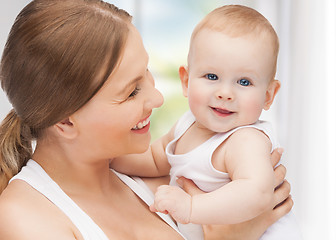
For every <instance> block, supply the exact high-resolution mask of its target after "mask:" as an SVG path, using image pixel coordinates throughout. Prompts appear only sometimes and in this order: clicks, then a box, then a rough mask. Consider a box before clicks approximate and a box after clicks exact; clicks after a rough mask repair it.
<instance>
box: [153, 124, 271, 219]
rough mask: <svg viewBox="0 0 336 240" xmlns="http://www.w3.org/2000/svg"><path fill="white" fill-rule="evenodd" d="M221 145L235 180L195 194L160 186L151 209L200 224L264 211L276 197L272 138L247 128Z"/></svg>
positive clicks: (222, 155) (248, 216)
mask: <svg viewBox="0 0 336 240" xmlns="http://www.w3.org/2000/svg"><path fill="white" fill-rule="evenodd" d="M221 147H223V150H224V151H222V154H219V156H220V157H221V158H222V159H223V161H222V162H223V164H225V168H226V169H227V171H228V172H229V174H230V178H231V179H232V182H230V183H228V184H226V185H225V186H223V187H221V188H219V189H217V190H215V191H213V192H209V193H206V194H201V195H196V196H193V197H190V195H187V194H186V195H184V192H181V191H182V190H181V189H179V188H176V187H170V186H168V187H161V188H160V189H159V191H158V193H157V194H156V199H155V203H154V206H153V207H152V210H158V211H162V212H166V211H168V212H169V213H170V214H171V215H172V216H173V218H175V220H176V221H179V222H181V223H188V222H191V223H198V224H235V223H239V222H243V221H246V220H249V219H252V218H254V217H256V216H258V215H260V214H261V213H262V212H263V211H265V210H266V209H267V208H268V207H269V205H270V204H271V202H272V200H273V199H272V198H273V185H274V174H273V168H272V164H271V161H270V156H271V154H270V152H271V143H270V141H269V139H268V138H267V137H266V135H265V134H263V133H262V132H260V131H258V130H256V129H253V128H244V129H241V130H238V131H237V132H235V133H234V134H233V135H232V136H231V137H230V138H229V139H228V140H227V141H226V143H225V144H223V146H221ZM219 156H218V157H219ZM224 159H225V162H224ZM160 195H161V196H160ZM174 196H175V197H174Z"/></svg>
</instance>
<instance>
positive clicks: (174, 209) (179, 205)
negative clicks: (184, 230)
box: [150, 185, 192, 224]
mask: <svg viewBox="0 0 336 240" xmlns="http://www.w3.org/2000/svg"><path fill="white" fill-rule="evenodd" d="M191 200H192V198H191V196H190V195H189V194H187V193H186V192H185V191H183V190H182V189H181V188H179V187H175V186H168V185H162V186H160V187H158V189H157V191H156V193H155V199H154V203H153V204H152V205H151V206H150V210H151V211H152V212H162V213H165V214H167V213H169V214H170V215H171V216H172V217H173V218H174V219H175V220H176V221H177V222H179V223H183V224H186V223H189V221H190V214H191Z"/></svg>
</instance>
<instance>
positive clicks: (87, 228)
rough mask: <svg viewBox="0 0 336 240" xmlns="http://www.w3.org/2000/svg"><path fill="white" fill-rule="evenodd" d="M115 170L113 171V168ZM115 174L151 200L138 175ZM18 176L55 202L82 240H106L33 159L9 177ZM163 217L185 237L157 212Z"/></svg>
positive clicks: (91, 221) (136, 192)
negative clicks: (132, 176)
mask: <svg viewBox="0 0 336 240" xmlns="http://www.w3.org/2000/svg"><path fill="white" fill-rule="evenodd" d="M114 172H115V171H114ZM115 174H116V175H117V176H118V177H119V178H120V179H121V180H122V181H123V182H124V183H125V184H126V185H127V186H128V187H129V188H130V189H131V190H132V191H133V192H134V193H135V194H136V195H137V196H138V197H140V198H141V199H142V200H143V201H144V202H145V203H146V204H147V205H148V206H149V205H151V204H152V203H153V201H154V200H153V199H154V195H153V193H152V191H151V190H150V189H149V188H148V187H147V185H146V184H145V183H144V182H143V181H142V180H141V179H140V178H137V177H135V178H130V177H129V176H127V175H124V174H121V173H118V172H115ZM15 179H20V180H23V181H25V182H27V183H28V184H29V185H31V186H32V187H33V188H34V189H36V190H37V191H38V192H40V193H41V194H42V195H44V196H45V197H46V198H47V199H49V200H50V201H51V202H52V203H53V204H55V205H56V206H57V207H58V208H59V209H60V210H61V211H63V213H64V214H65V215H66V216H67V217H68V218H69V219H70V220H71V221H72V222H73V224H74V225H75V226H76V227H77V229H78V230H79V231H80V233H81V234H82V236H83V238H84V239H85V240H108V238H107V236H106V235H105V233H104V232H103V231H102V230H101V228H100V227H99V226H98V225H97V224H96V223H95V222H94V221H93V220H92V219H91V218H90V217H89V216H88V215H87V214H86V213H85V212H84V211H83V210H82V209H81V208H80V207H79V206H78V205H77V204H76V203H75V202H74V201H73V200H72V199H71V198H70V197H69V196H68V195H66V194H65V192H63V190H62V189H61V188H60V187H59V186H58V185H57V184H56V182H54V181H53V180H52V179H51V178H50V177H49V175H48V174H47V173H46V172H45V171H44V169H43V168H42V167H41V166H40V165H39V164H38V163H37V162H35V161H34V160H29V161H28V163H27V164H26V166H25V167H23V168H22V170H21V171H20V172H19V173H18V174H17V175H16V176H14V177H13V178H12V179H11V180H10V181H13V180H15ZM157 214H158V215H159V216H160V217H161V218H162V220H163V221H165V222H166V223H167V224H168V225H170V226H171V227H172V228H173V229H174V230H175V231H176V232H178V233H179V234H180V235H181V236H182V237H183V238H184V239H186V238H185V237H184V236H183V235H182V234H181V232H180V231H179V229H178V228H177V226H176V224H175V223H174V222H173V220H172V219H171V217H170V216H169V215H166V214H162V213H157Z"/></svg>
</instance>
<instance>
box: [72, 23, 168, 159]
mask: <svg viewBox="0 0 336 240" xmlns="http://www.w3.org/2000/svg"><path fill="white" fill-rule="evenodd" d="M147 67H148V54H147V52H146V50H145V49H144V46H143V43H142V39H141V36H140V34H139V32H138V31H137V30H136V29H135V27H134V26H130V32H129V36H128V40H127V42H126V45H125V50H124V54H123V56H122V59H121V62H120V65H119V66H118V67H117V69H116V70H115V71H114V72H113V73H112V74H111V76H110V77H109V79H108V80H107V81H106V83H105V84H104V86H103V87H102V89H100V91H99V92H98V93H97V94H96V95H95V96H94V97H93V98H92V99H91V100H90V101H89V102H88V103H87V104H86V105H85V106H84V107H82V108H81V109H80V110H78V111H77V112H76V113H75V114H74V115H73V116H72V120H73V121H74V122H75V124H77V126H78V129H79V138H78V139H80V141H81V146H87V149H85V151H87V152H88V154H89V155H91V154H92V157H94V158H97V157H98V158H104V159H106V158H113V157H117V156H120V155H123V154H129V153H141V152H144V151H145V150H147V149H148V147H149V143H150V138H151V136H150V133H149V125H150V122H149V117H150V115H151V114H152V110H153V108H157V107H160V106H161V105H162V103H163V97H162V95H161V93H160V92H159V91H158V90H157V89H156V88H155V86H154V79H153V77H152V75H151V73H150V71H149V70H148V68H147Z"/></svg>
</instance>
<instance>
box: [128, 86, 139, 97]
mask: <svg viewBox="0 0 336 240" xmlns="http://www.w3.org/2000/svg"><path fill="white" fill-rule="evenodd" d="M139 91H140V88H138V87H136V88H135V89H134V90H133V92H131V94H130V95H129V96H128V98H132V97H134V96H135V95H137V94H138V93H139Z"/></svg>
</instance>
